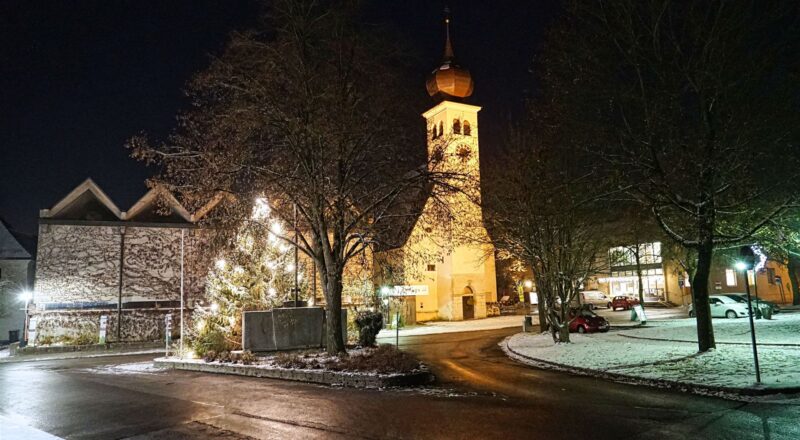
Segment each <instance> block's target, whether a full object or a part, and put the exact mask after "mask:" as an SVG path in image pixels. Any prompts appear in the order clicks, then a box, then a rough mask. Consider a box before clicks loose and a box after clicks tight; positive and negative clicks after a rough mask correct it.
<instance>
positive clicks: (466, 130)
mask: <svg viewBox="0 0 800 440" xmlns="http://www.w3.org/2000/svg"><path fill="white" fill-rule="evenodd" d="M464 136H472V127H470V125H469V121H467V120H465V121H464Z"/></svg>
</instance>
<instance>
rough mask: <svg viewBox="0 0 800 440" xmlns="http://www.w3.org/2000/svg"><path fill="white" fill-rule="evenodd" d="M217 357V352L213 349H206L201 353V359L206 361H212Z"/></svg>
mask: <svg viewBox="0 0 800 440" xmlns="http://www.w3.org/2000/svg"><path fill="white" fill-rule="evenodd" d="M216 359H217V352H216V351H214V350H206V352H205V353H203V360H204V361H206V362H214V361H215V360H216Z"/></svg>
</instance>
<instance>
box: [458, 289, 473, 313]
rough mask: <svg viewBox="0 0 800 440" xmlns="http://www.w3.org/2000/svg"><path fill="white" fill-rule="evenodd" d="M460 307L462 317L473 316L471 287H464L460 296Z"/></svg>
mask: <svg viewBox="0 0 800 440" xmlns="http://www.w3.org/2000/svg"><path fill="white" fill-rule="evenodd" d="M461 307H462V309H461V310H462V316H463V317H464V319H474V318H475V295H473V292H472V288H470V287H465V288H464V293H463V294H462V296H461Z"/></svg>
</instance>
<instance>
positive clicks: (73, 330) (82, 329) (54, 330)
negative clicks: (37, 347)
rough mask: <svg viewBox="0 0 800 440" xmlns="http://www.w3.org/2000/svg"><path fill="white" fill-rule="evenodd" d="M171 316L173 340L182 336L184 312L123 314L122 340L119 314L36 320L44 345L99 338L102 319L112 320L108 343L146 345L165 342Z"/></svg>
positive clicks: (73, 313) (77, 313) (50, 315)
mask: <svg viewBox="0 0 800 440" xmlns="http://www.w3.org/2000/svg"><path fill="white" fill-rule="evenodd" d="M170 312H171V313H172V322H173V327H172V336H173V338H177V337H178V335H179V334H180V310H167V309H160V310H155V309H146V310H145V309H142V310H123V311H122V326H121V327H120V334H121V338H118V337H117V320H118V319H117V318H118V315H117V311H116V310H64V311H52V312H39V313H36V314H34V315H33V316H35V317H36V319H37V320H38V323H37V325H36V338H37V341H38V343H41V341H42V340H43V339H44V338H46V337H52V338H58V337H60V336H68V337H71V338H76V337H78V336H80V335H82V334H87V333H88V334H91V335H94V336H97V335H98V334H99V331H100V316H101V315H106V316H108V324H107V328H106V341H107V342H143V341H162V340H164V335H165V333H164V330H165V325H164V316H165V315H166V314H167V313H170ZM184 313H185V315H186V316H187V317H188V316H190V315H191V313H192V311H191V310H185V311H184ZM187 322H188V321H187Z"/></svg>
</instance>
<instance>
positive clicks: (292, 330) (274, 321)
mask: <svg viewBox="0 0 800 440" xmlns="http://www.w3.org/2000/svg"><path fill="white" fill-rule="evenodd" d="M342 322H343V323H346V322H347V310H342ZM342 336H343V337H344V339H345V340H347V325H344V326H343V328H342ZM322 347H325V310H324V309H322V308H320V307H292V308H275V309H272V310H269V311H251V312H244V316H243V317H242V348H244V349H245V350H250V351H254V352H259V351H277V350H294V349H302V348H322Z"/></svg>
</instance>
